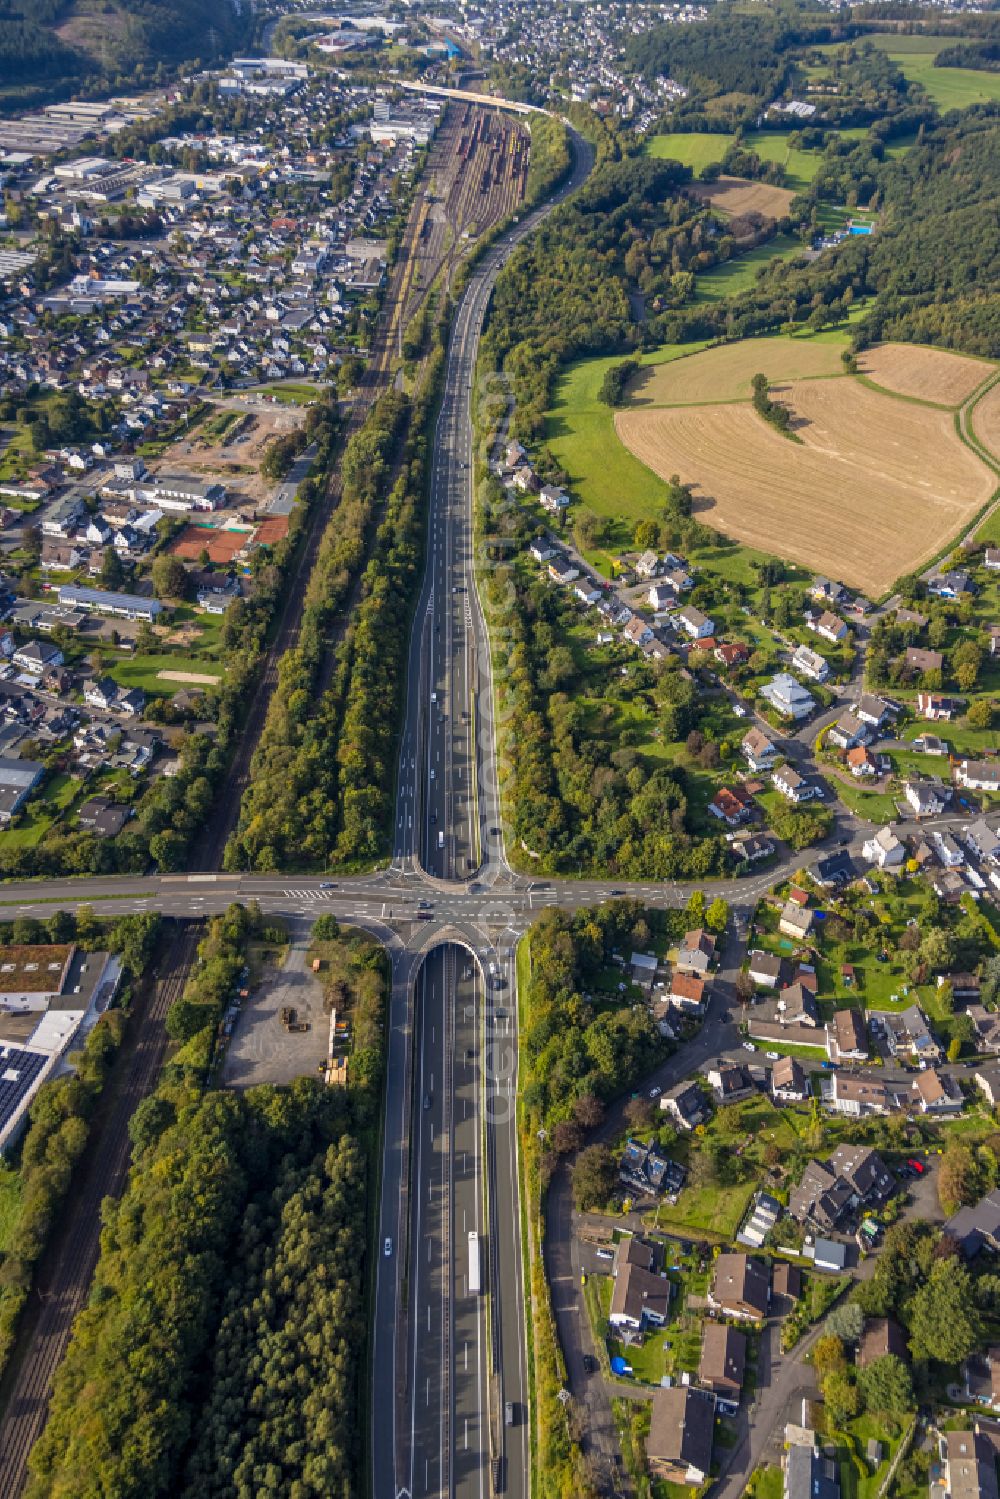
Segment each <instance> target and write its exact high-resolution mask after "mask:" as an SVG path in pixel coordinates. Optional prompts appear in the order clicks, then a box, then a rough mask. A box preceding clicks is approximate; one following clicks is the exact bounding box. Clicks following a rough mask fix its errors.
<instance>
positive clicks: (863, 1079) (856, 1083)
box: [823, 1068, 897, 1119]
mask: <svg viewBox="0 0 1000 1499" xmlns="http://www.w3.org/2000/svg"><path fill="white" fill-rule="evenodd" d="M823 1101H824V1103H826V1104H827V1105H828V1106H829V1107H830V1108H831V1109H833V1110H834V1112H835V1113H837V1114H847V1115H849V1116H850V1117H852V1118H855V1119H860V1118H864V1117H866V1116H867V1115H869V1114H888V1113H890V1112H892V1111H893V1110H894V1109H895V1108H896V1104H897V1094H896V1091H895V1090H894V1089H893V1088H892V1087H890V1086H889V1084H887V1083H885V1082H882V1081H881V1080H880V1079H879V1078H877V1077H873V1076H871V1075H869V1074H868V1073H864V1072H847V1071H846V1070H845V1069H843V1068H841V1069H840V1070H839V1071H838V1072H834V1073H833V1074H832V1075H831V1077H830V1079H829V1080H828V1081H827V1082H826V1083H825V1084H824V1089H823Z"/></svg>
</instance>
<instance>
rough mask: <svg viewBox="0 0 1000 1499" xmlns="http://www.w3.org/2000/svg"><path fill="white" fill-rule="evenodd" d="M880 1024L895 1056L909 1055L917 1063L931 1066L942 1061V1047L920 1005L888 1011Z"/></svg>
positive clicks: (881, 1016) (880, 1019)
mask: <svg viewBox="0 0 1000 1499" xmlns="http://www.w3.org/2000/svg"><path fill="white" fill-rule="evenodd" d="M879 1023H880V1025H881V1028H882V1030H883V1032H884V1033H885V1037H886V1040H887V1042H888V1045H889V1051H890V1052H891V1054H892V1055H893V1056H894V1057H895V1056H900V1055H906V1054H909V1055H910V1056H911V1057H912V1058H913V1060H914V1061H915V1062H923V1063H925V1064H926V1065H927V1066H931V1065H932V1064H933V1063H935V1062H939V1061H940V1060H941V1047H940V1046H939V1045H938V1043H937V1041H935V1039H934V1037H933V1036H932V1035H931V1032H930V1028H929V1026H928V1024H927V1017H926V1015H925V1014H924V1012H923V1010H922V1009H921V1008H920V1006H919V1005H908V1006H907V1008H906V1009H905V1010H898V1011H892V1010H886V1011H885V1012H884V1013H883V1014H881V1015H880V1017H879Z"/></svg>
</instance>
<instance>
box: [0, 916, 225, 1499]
mask: <svg viewBox="0 0 1000 1499" xmlns="http://www.w3.org/2000/svg"><path fill="white" fill-rule="evenodd" d="M196 942H197V929H196V928H195V927H188V928H186V929H185V930H184V932H183V935H182V937H181V939H180V941H178V942H175V943H173V944H172V945H171V948H170V953H169V958H168V964H167V967H166V969H165V970H164V971H163V972H162V974H161V976H160V978H159V979H158V980H157V981H156V983H155V984H154V986H153V990H152V993H150V994H148V995H147V997H146V999H145V1001H144V1002H143V1003H142V1004H141V1005H140V1006H137V1009H136V1013H135V1014H133V1016H132V1017H131V1020H130V1023H129V1033H128V1034H127V1035H126V1039H125V1042H124V1044H123V1046H122V1049H121V1052H120V1053H119V1056H118V1059H117V1062H116V1063H115V1067H114V1070H113V1072H112V1076H111V1078H110V1080H109V1084H108V1086H109V1087H110V1088H111V1089H113V1090H114V1091H113V1094H112V1096H111V1098H110V1107H109V1109H108V1111H107V1112H106V1114H104V1116H103V1117H102V1116H101V1112H100V1110H99V1111H98V1115H97V1118H96V1120H95V1125H94V1129H93V1132H92V1136H91V1139H90V1140H89V1141H88V1143H87V1154H86V1159H85V1164H84V1165H83V1167H82V1169H81V1170H80V1172H79V1178H78V1179H75V1180H74V1182H73V1185H72V1187H71V1190H70V1194H69V1197H68V1199H67V1204H66V1208H65V1210H64V1215H63V1222H62V1225H61V1228H60V1231H59V1233H58V1237H57V1239H56V1241H55V1242H54V1243H53V1245H52V1246H51V1248H50V1251H49V1253H48V1254H47V1255H46V1256H45V1257H44V1258H43V1260H42V1264H41V1267H40V1270H39V1273H38V1276H37V1279H36V1285H35V1289H34V1290H33V1291H32V1294H31V1296H30V1298H29V1301H28V1306H27V1309H26V1312H25V1319H24V1322H23V1324H22V1333H21V1337H20V1338H19V1346H18V1347H17V1348H16V1350H15V1359H14V1363H13V1364H12V1370H11V1372H10V1374H9V1376H8V1379H7V1380H6V1381H5V1388H4V1389H3V1390H0V1400H2V1414H0V1494H2V1495H3V1499H17V1496H18V1495H19V1494H21V1493H22V1491H23V1489H24V1485H25V1482H26V1480H27V1476H28V1456H29V1453H30V1452H31V1449H32V1447H33V1446H34V1443H35V1441H36V1440H37V1438H38V1437H39V1435H40V1434H41V1431H42V1427H43V1426H44V1424H45V1414H46V1411H47V1409H48V1403H49V1396H50V1394H51V1389H52V1379H53V1376H54V1374H55V1371H56V1367H57V1365H58V1364H59V1362H60V1360H61V1359H62V1356H63V1354H64V1352H65V1350H66V1346H67V1344H68V1342H69V1338H70V1333H71V1332H72V1327H73V1320H74V1318H75V1317H76V1314H77V1312H78V1311H79V1310H80V1309H81V1307H82V1306H83V1304H84V1301H85V1300H86V1296H87V1291H88V1288H89V1286H90V1282H91V1278H92V1277H93V1273H94V1267H95V1266H96V1264H97V1256H98V1252H99V1249H100V1234H101V1203H102V1202H103V1200H104V1198H105V1197H118V1196H120V1194H121V1191H122V1188H123V1186H124V1183H125V1177H126V1173H127V1171H128V1165H129V1137H128V1126H129V1121H130V1119H131V1118H132V1115H133V1113H134V1112H135V1109H136V1107H137V1105H138V1104H139V1103H140V1101H141V1100H142V1099H143V1098H144V1097H145V1096H146V1094H147V1093H148V1092H150V1090H151V1089H152V1087H153V1085H154V1083H155V1081H156V1079H157V1077H158V1076H159V1072H160V1068H161V1067H162V1065H163V1058H164V1054H165V1052H166V1047H167V1033H166V1029H165V1027H164V1021H165V1019H166V1014H167V1010H168V1009H169V1008H170V1005H171V1004H172V1003H173V1001H174V1000H175V999H177V998H178V997H179V995H180V993H181V991H182V990H183V988H184V983H185V981H186V979H187V975H188V970H189V968H190V966H191V963H192V961H193V959H194V956H195V948H196Z"/></svg>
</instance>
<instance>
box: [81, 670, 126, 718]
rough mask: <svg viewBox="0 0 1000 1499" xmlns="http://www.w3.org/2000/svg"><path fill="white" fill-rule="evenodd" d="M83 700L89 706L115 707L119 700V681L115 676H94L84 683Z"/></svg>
mask: <svg viewBox="0 0 1000 1499" xmlns="http://www.w3.org/2000/svg"><path fill="white" fill-rule="evenodd" d="M83 700H84V702H85V703H86V704H87V706H88V707H89V708H102V709H104V710H105V711H107V710H109V709H111V708H114V706H115V704H116V703H117V701H118V683H117V682H116V681H115V680H114V678H113V677H94V678H93V679H92V680H91V681H88V682H84V684H83Z"/></svg>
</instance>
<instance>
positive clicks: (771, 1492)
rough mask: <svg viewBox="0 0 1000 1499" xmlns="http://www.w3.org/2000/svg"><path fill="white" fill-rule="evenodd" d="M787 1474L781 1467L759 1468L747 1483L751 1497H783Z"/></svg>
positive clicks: (767, 1498)
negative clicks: (785, 1474)
mask: <svg viewBox="0 0 1000 1499" xmlns="http://www.w3.org/2000/svg"><path fill="white" fill-rule="evenodd" d="M784 1483H785V1476H784V1474H783V1473H782V1471H781V1469H780V1468H770V1467H769V1468H758V1469H757V1471H756V1473H754V1474H753V1476H752V1477H751V1479H750V1482H749V1484H748V1485H747V1495H748V1496H749V1499H781V1496H782V1494H783V1493H784Z"/></svg>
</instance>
